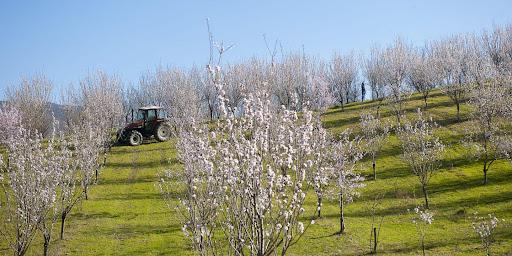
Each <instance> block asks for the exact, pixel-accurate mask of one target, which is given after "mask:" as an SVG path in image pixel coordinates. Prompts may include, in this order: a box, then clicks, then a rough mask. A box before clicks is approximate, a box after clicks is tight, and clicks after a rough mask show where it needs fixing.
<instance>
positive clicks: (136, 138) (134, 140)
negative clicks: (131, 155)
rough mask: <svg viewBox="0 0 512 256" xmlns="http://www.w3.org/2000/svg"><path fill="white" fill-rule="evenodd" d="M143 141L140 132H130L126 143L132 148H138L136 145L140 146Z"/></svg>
mask: <svg viewBox="0 0 512 256" xmlns="http://www.w3.org/2000/svg"><path fill="white" fill-rule="evenodd" d="M143 139H144V138H143V137H142V134H140V132H138V131H132V132H130V137H129V138H128V142H129V143H130V145H132V146H138V145H140V144H142V141H143Z"/></svg>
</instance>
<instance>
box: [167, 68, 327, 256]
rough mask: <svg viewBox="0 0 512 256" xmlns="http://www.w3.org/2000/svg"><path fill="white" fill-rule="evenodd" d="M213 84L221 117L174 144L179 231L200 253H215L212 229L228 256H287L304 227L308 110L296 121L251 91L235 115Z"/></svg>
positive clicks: (310, 156)
mask: <svg viewBox="0 0 512 256" xmlns="http://www.w3.org/2000/svg"><path fill="white" fill-rule="evenodd" d="M215 70H218V69H215ZM215 70H213V69H212V71H213V72H215ZM216 86H217V90H218V92H219V103H220V104H219V109H220V110H219V112H220V113H221V116H222V121H219V122H217V123H215V124H214V127H213V128H212V129H213V130H212V131H211V132H208V129H207V128H206V127H201V126H199V125H194V128H193V129H192V130H191V131H190V132H184V133H183V134H182V135H181V139H180V143H179V151H180V157H181V159H182V162H183V163H184V165H185V171H184V175H183V176H182V180H183V181H184V183H185V186H186V192H185V195H184V196H183V198H181V200H180V201H181V203H182V208H181V209H182V212H183V213H184V214H183V217H184V227H183V230H184V231H185V232H186V234H188V235H190V237H191V241H192V243H193V245H194V248H195V249H196V251H198V252H199V253H200V254H203V255H206V254H212V253H214V252H216V251H217V252H218V251H219V250H220V251H222V248H218V247H217V245H218V240H217V239H216V238H215V237H214V235H213V234H215V231H216V230H219V229H221V230H222V231H223V232H224V235H225V237H226V238H227V240H228V244H229V246H228V249H227V251H228V252H229V253H232V254H235V255H240V254H244V253H249V254H251V255H273V254H276V253H277V252H278V251H279V252H280V253H281V254H286V252H287V250H288V248H289V247H290V246H291V245H293V244H294V243H295V242H296V241H297V240H298V239H299V238H300V237H301V236H302V234H303V232H304V231H305V229H306V228H307V226H305V225H304V224H303V223H302V222H301V221H300V220H299V217H300V216H302V215H303V212H304V208H303V204H304V200H305V192H306V190H305V186H306V185H307V180H306V174H307V173H308V172H313V171H315V170H314V160H315V154H314V152H313V143H314V142H313V130H314V129H315V127H314V122H313V118H312V113H311V112H310V111H308V110H305V111H304V112H303V116H302V118H300V119H299V117H298V114H297V113H296V112H294V111H290V110H287V109H285V108H284V107H283V108H282V109H281V110H279V111H278V112H272V111H271V108H270V107H269V105H270V104H269V100H268V99H265V97H258V95H252V94H251V95H248V97H247V98H245V99H244V100H243V107H242V109H243V113H242V114H241V116H239V117H235V116H234V115H233V111H228V110H227V109H226V107H227V104H225V103H226V99H225V96H224V95H225V93H224V90H223V86H222V84H216ZM316 129H322V128H321V127H320V128H318V127H317V128H316ZM165 183H166V182H165V181H164V182H163V184H164V185H163V186H162V188H163V190H164V192H165ZM224 252H226V251H224Z"/></svg>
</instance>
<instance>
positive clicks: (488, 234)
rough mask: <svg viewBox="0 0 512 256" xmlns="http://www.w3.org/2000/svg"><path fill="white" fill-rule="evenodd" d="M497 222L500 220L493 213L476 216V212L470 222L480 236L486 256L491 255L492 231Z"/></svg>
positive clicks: (493, 231)
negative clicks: (486, 215) (485, 215)
mask: <svg viewBox="0 0 512 256" xmlns="http://www.w3.org/2000/svg"><path fill="white" fill-rule="evenodd" d="M499 223H500V220H499V219H498V218H496V216H494V214H489V215H488V217H479V216H476V213H475V216H474V220H473V222H472V223H471V226H472V227H473V229H474V230H475V232H476V233H477V234H478V236H479V237H480V241H481V242H482V246H483V247H484V250H485V254H486V255H487V256H489V255H491V245H492V243H493V242H494V233H495V230H496V228H497V227H498V224H499Z"/></svg>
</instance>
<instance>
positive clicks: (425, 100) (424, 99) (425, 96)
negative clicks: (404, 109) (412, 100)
mask: <svg viewBox="0 0 512 256" xmlns="http://www.w3.org/2000/svg"><path fill="white" fill-rule="evenodd" d="M427 97H428V96H427V95H424V96H423V101H424V102H425V109H427V107H428V105H427Z"/></svg>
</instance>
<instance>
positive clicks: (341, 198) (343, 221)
mask: <svg viewBox="0 0 512 256" xmlns="http://www.w3.org/2000/svg"><path fill="white" fill-rule="evenodd" d="M343 213H344V209H343V193H340V234H343V232H345V216H344V215H343Z"/></svg>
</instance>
